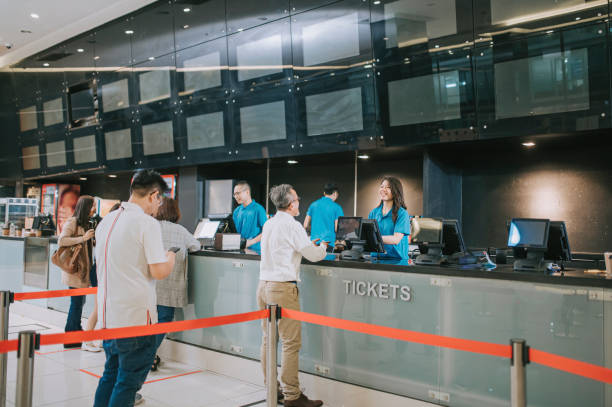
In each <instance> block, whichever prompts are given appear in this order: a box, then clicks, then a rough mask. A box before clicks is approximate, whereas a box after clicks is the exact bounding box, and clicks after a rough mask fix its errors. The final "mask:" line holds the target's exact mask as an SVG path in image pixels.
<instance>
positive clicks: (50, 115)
mask: <svg viewBox="0 0 612 407" xmlns="http://www.w3.org/2000/svg"><path fill="white" fill-rule="evenodd" d="M43 119H44V123H45V126H52V125H54V124H58V123H62V122H63V121H64V109H63V105H62V98H57V99H52V100H49V101H47V102H45V103H43Z"/></svg>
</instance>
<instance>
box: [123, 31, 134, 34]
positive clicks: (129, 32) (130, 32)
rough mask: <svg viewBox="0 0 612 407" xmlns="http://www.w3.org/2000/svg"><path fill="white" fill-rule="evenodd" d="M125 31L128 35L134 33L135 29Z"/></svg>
mask: <svg viewBox="0 0 612 407" xmlns="http://www.w3.org/2000/svg"><path fill="white" fill-rule="evenodd" d="M125 33H126V34H127V35H132V34H134V30H125Z"/></svg>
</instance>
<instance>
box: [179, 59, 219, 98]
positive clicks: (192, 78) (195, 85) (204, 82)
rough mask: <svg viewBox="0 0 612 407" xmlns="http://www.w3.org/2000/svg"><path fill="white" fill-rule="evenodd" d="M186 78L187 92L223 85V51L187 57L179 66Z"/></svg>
mask: <svg viewBox="0 0 612 407" xmlns="http://www.w3.org/2000/svg"><path fill="white" fill-rule="evenodd" d="M179 71H180V72H183V77H184V78H185V92H195V91H198V90H204V89H210V88H216V87H219V86H221V53H220V52H218V51H217V52H212V53H210V54H207V55H202V56H199V57H197V58H192V59H186V60H185V61H184V62H183V68H179Z"/></svg>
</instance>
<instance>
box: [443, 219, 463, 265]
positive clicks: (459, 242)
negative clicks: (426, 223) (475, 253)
mask: <svg viewBox="0 0 612 407" xmlns="http://www.w3.org/2000/svg"><path fill="white" fill-rule="evenodd" d="M455 253H467V248H466V247H465V242H464V241H463V234H462V233H461V228H460V227H459V222H458V221H457V220H456V219H444V220H443V221H442V254H443V255H445V256H451V255H453V254H455Z"/></svg>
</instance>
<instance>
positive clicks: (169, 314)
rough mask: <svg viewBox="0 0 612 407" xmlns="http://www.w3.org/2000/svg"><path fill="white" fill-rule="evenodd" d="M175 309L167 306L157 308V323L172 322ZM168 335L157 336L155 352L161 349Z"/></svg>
mask: <svg viewBox="0 0 612 407" xmlns="http://www.w3.org/2000/svg"><path fill="white" fill-rule="evenodd" d="M175 309H176V308H174V307H167V306H165V305H158V306H157V322H172V321H173V320H174V310H175ZM165 337H166V334H159V335H155V341H156V343H157V346H156V347H155V350H157V349H158V348H159V345H161V343H162V342H163V341H164V338H165Z"/></svg>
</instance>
